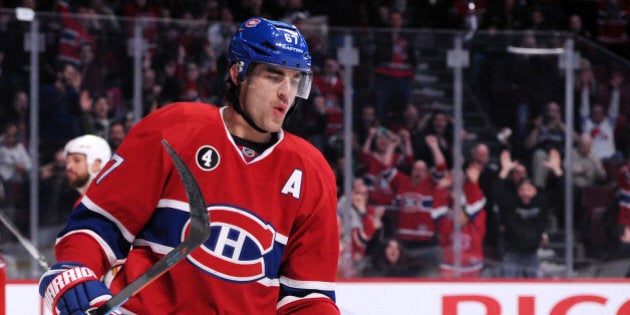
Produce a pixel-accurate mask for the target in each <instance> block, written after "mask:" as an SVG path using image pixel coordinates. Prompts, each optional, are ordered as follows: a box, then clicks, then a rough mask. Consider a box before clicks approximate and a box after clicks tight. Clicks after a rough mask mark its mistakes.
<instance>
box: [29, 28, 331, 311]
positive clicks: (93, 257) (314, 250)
mask: <svg viewBox="0 0 630 315" xmlns="http://www.w3.org/2000/svg"><path fill="white" fill-rule="evenodd" d="M228 59H229V62H230V68H229V73H228V76H227V86H228V88H227V91H226V100H227V104H228V105H227V106H226V107H223V108H220V109H219V108H217V107H215V106H212V105H209V104H202V103H193V102H185V103H176V104H171V105H168V106H165V107H163V108H162V109H160V110H157V111H155V112H153V113H151V114H150V115H148V116H147V117H146V118H144V119H143V120H142V121H140V122H139V123H138V124H137V125H136V126H134V127H133V128H132V129H131V131H130V133H129V134H128V135H127V136H126V138H125V140H124V141H123V143H122V144H121V145H120V146H119V148H118V149H117V151H116V153H115V154H114V156H113V158H112V160H111V161H110V162H109V163H108V165H107V166H106V167H105V169H104V170H103V171H102V172H101V173H100V174H99V175H98V176H97V178H96V179H95V181H94V182H93V184H92V185H91V186H90V187H89V189H88V191H87V192H86V194H85V196H84V197H83V198H82V199H81V202H80V203H79V204H78V206H77V207H76V208H75V209H74V210H73V212H72V214H71V216H70V218H69V219H68V223H67V225H66V227H65V228H64V229H63V230H62V231H61V232H60V234H59V238H58V241H57V244H56V246H55V256H56V259H57V261H58V262H59V263H57V264H55V265H54V266H53V267H52V268H51V269H50V270H49V271H48V272H46V273H45V274H44V275H43V276H42V278H41V280H40V294H41V295H42V296H43V297H44V298H45V301H46V302H45V304H47V305H46V306H47V307H49V308H51V309H52V310H53V312H54V313H56V314H79V313H81V314H83V313H84V312H85V310H88V309H90V308H94V307H97V306H98V305H101V304H102V303H104V302H105V301H106V300H108V299H109V298H110V296H111V294H112V293H116V292H119V291H120V290H121V289H122V288H124V287H125V286H127V285H128V284H129V283H130V282H131V281H133V280H134V279H135V278H137V277H138V275H140V274H142V273H143V272H144V271H146V270H147V269H148V268H149V267H150V266H152V265H153V264H155V262H156V261H158V260H159V259H160V258H162V257H163V256H164V255H165V254H166V253H168V252H169V251H170V250H172V249H173V248H174V247H176V246H177V245H178V244H179V243H180V242H181V241H182V239H184V238H185V236H186V233H187V231H188V230H187V228H188V224H189V217H190V215H189V213H188V212H189V205H188V202H187V197H186V193H185V190H184V187H183V184H182V181H181V179H180V178H179V176H178V175H177V173H176V170H175V168H174V166H173V164H172V162H171V160H170V158H169V156H168V154H167V153H166V151H165V150H164V149H163V147H162V145H161V143H160V141H161V140H162V139H164V140H166V141H168V142H169V143H170V144H171V146H172V147H173V148H174V149H175V151H177V153H178V154H179V155H180V156H181V157H182V159H183V160H184V161H185V163H186V164H187V165H188V167H189V169H190V170H191V172H192V173H193V175H194V176H195V178H196V180H197V181H198V183H199V186H200V187H201V190H202V193H203V197H204V199H205V201H206V204H207V209H208V213H209V216H210V220H211V224H210V227H209V229H210V231H211V233H210V238H209V239H208V240H207V241H206V242H205V243H204V244H203V245H202V246H201V247H200V248H198V249H197V250H195V251H193V252H192V253H191V254H190V255H188V256H187V257H186V259H185V260H183V261H181V262H179V263H178V264H176V265H175V266H174V267H172V268H171V269H170V270H169V271H168V272H167V273H165V274H163V275H162V276H160V277H159V278H158V279H157V280H155V281H154V282H152V283H151V284H149V285H148V286H146V287H145V288H144V289H143V290H141V291H140V292H139V293H138V294H136V295H135V296H134V297H132V298H131V299H130V300H129V301H128V302H127V303H125V304H124V305H123V306H122V307H121V310H120V311H122V312H123V313H133V314H193V313H195V312H197V313H199V312H201V313H203V314H339V310H338V308H337V306H336V305H335V291H334V281H335V276H336V270H337V260H338V255H339V253H338V250H339V234H338V229H337V218H336V202H337V199H336V185H335V178H334V175H333V172H332V170H331V168H330V166H329V165H328V163H327V162H326V160H325V159H324V157H323V156H322V154H321V153H320V151H318V150H317V149H315V148H314V147H313V146H312V145H310V144H309V143H308V142H306V141H305V140H303V139H301V138H299V137H297V136H294V135H292V134H289V133H286V132H284V131H283V130H282V124H283V122H284V120H285V118H286V116H287V114H288V113H289V111H290V110H291V109H292V107H293V106H295V100H296V98H307V97H308V96H309V90H310V84H311V81H312V73H311V57H310V55H309V53H308V47H307V44H306V41H305V40H304V37H302V35H301V34H300V32H299V31H298V29H297V28H295V27H294V26H292V25H289V24H285V23H281V22H276V21H270V20H266V19H263V18H251V19H249V20H247V21H245V22H244V23H243V24H241V25H240V27H239V29H238V31H237V32H236V34H235V35H234V37H233V38H232V41H231V44H230V48H229V51H228ZM120 262H124V265H123V267H122V269H121V270H120V272H118V273H117V275H116V276H115V277H114V279H113V280H112V283H111V286H110V287H109V288H108V287H106V286H105V285H104V284H103V282H101V281H99V280H100V278H101V277H102V275H103V274H104V273H106V272H107V270H108V269H109V268H111V266H113V265H116V264H118V263H120ZM77 271H80V272H77ZM68 275H74V277H68Z"/></svg>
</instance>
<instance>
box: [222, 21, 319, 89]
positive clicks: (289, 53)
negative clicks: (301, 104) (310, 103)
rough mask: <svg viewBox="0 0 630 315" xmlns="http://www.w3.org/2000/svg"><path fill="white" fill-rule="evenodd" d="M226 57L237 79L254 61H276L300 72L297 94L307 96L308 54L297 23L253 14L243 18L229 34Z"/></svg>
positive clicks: (309, 63)
mask: <svg viewBox="0 0 630 315" xmlns="http://www.w3.org/2000/svg"><path fill="white" fill-rule="evenodd" d="M228 61H229V64H230V65H232V64H234V63H238V66H239V67H240V69H239V71H240V74H239V77H238V80H239V82H240V81H242V80H243V79H244V78H245V74H247V68H248V67H249V65H250V64H251V63H252V62H254V63H267V64H273V65H279V66H282V67H287V68H291V69H295V70H299V71H301V72H302V77H301V79H300V83H299V86H298V93H297V94H296V96H297V97H300V98H303V99H306V98H308V96H309V93H310V89H311V83H312V81H313V77H312V72H311V56H310V55H309V53H308V45H307V44H306V40H305V39H304V37H303V36H302V34H301V33H300V31H299V30H298V29H297V27H295V26H293V25H291V24H287V23H284V22H279V21H272V20H267V19H264V18H260V17H253V18H250V19H248V20H247V21H245V22H243V23H242V24H241V25H240V26H239V28H238V30H237V32H236V33H235V34H234V36H233V37H232V41H231V42H230V47H229V50H228Z"/></svg>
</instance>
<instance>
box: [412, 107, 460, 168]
mask: <svg viewBox="0 0 630 315" xmlns="http://www.w3.org/2000/svg"><path fill="white" fill-rule="evenodd" d="M421 124H422V126H423V127H422V136H420V137H415V138H414V142H413V152H414V156H415V158H416V159H423V160H425V161H426V162H427V164H428V165H429V166H436V165H437V164H436V163H435V161H433V153H432V152H431V148H429V147H427V145H426V142H425V141H424V139H425V136H427V135H433V136H435V137H436V138H437V140H438V145H439V147H440V151H442V155H443V156H444V158H445V159H446V160H445V161H446V165H447V168H450V167H451V166H452V165H453V160H452V157H453V152H452V150H453V141H454V139H453V130H454V127H453V123H452V122H451V120H450V118H449V116H448V115H447V114H446V113H445V112H443V111H439V110H438V111H434V112H433V113H431V114H430V115H427V116H425V117H424V122H423V123H421Z"/></svg>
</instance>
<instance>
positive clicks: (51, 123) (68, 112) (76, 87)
mask: <svg viewBox="0 0 630 315" xmlns="http://www.w3.org/2000/svg"><path fill="white" fill-rule="evenodd" d="M82 87H83V76H82V75H81V73H80V72H79V71H78V70H77V67H76V66H75V65H73V64H71V63H66V64H64V65H63V66H62V68H61V69H60V71H59V72H58V73H57V78H56V80H55V82H54V83H52V84H48V85H44V86H43V87H42V96H41V98H40V100H41V105H40V106H41V107H40V109H41V112H40V114H41V115H42V117H46V119H45V120H43V121H42V126H41V128H40V131H41V134H40V136H41V140H42V144H44V145H45V146H46V147H45V149H44V150H45V151H46V153H48V154H50V155H52V152H53V151H54V149H55V148H58V147H60V146H63V145H64V144H65V143H66V142H67V141H68V140H70V139H72V138H74V137H77V136H79V135H80V134H82V133H83V132H84V130H82V129H81V127H82V125H81V124H82V122H83V121H82V119H83V118H84V117H85V116H84V113H85V111H87V110H89V106H90V102H89V97H87V96H88V95H87V94H86V93H87V91H85V93H84V90H83V88H82ZM81 97H83V99H81ZM48 150H50V151H48Z"/></svg>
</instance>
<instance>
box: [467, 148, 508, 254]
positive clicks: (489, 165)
mask: <svg viewBox="0 0 630 315" xmlns="http://www.w3.org/2000/svg"><path fill="white" fill-rule="evenodd" d="M471 151H472V154H471V155H472V156H471V162H472V163H474V164H476V165H479V167H480V169H481V174H479V179H478V185H479V188H480V189H481V191H482V192H483V196H484V197H485V199H486V204H485V206H484V209H485V213H486V214H485V217H486V223H485V226H486V233H485V237H484V246H485V248H486V249H488V252H489V254H490V255H491V256H492V257H493V258H499V256H500V252H499V248H498V246H499V244H498V237H499V222H500V220H501V217H500V215H499V209H498V208H497V207H496V205H495V202H494V188H493V187H494V182H495V181H496V180H497V178H498V176H499V174H498V171H499V169H498V166H497V165H496V163H494V162H491V160H490V149H489V148H488V146H487V145H486V144H485V143H478V144H476V145H475V146H474V147H473V148H472V150H471Z"/></svg>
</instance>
